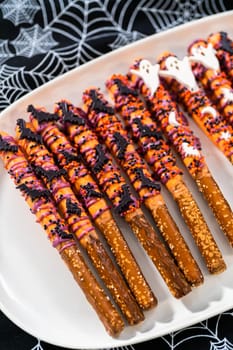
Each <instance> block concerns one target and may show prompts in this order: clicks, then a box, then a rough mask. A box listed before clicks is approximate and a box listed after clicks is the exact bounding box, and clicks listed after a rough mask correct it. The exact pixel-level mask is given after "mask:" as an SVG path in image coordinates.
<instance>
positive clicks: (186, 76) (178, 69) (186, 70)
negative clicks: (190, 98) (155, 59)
mask: <svg viewBox="0 0 233 350" xmlns="http://www.w3.org/2000/svg"><path fill="white" fill-rule="evenodd" d="M165 66H166V70H160V71H159V75H161V76H164V77H170V78H173V79H176V80H177V81H178V82H179V83H181V84H182V85H184V86H185V87H186V88H187V89H189V90H190V91H193V92H195V91H197V90H199V87H198V85H197V82H196V79H195V77H194V74H193V72H192V69H191V67H190V62H189V59H188V57H187V56H185V57H184V58H183V60H179V59H178V58H177V57H174V56H169V57H168V58H167V59H166V60H165Z"/></svg>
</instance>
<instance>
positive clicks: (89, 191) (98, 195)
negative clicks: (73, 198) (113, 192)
mask: <svg viewBox="0 0 233 350" xmlns="http://www.w3.org/2000/svg"><path fill="white" fill-rule="evenodd" d="M81 187H82V188H83V189H84V190H85V191H86V196H87V198H88V197H94V198H102V197H103V195H102V194H101V193H100V192H97V191H95V190H94V186H93V185H92V184H90V183H88V184H87V185H84V186H81Z"/></svg>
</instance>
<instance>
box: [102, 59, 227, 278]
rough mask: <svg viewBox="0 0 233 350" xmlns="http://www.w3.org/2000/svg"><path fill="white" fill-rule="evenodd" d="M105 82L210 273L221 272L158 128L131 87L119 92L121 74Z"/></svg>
mask: <svg viewBox="0 0 233 350" xmlns="http://www.w3.org/2000/svg"><path fill="white" fill-rule="evenodd" d="M147 63H148V62H147ZM143 64H144V62H143ZM119 80H120V84H119ZM107 85H108V87H109V89H110V90H111V95H112V96H113V98H114V100H115V105H116V108H117V110H118V111H119V112H120V113H121V115H122V117H123V118H124V121H125V123H126V125H127V126H128V127H130V129H131V131H132V135H133V137H134V139H135V142H137V144H138V145H139V146H140V148H141V151H142V153H143V154H144V156H145V159H146V160H147V162H148V163H149V164H150V165H151V168H152V169H153V171H154V173H155V174H156V175H157V176H158V177H159V178H160V179H161V181H162V182H163V183H164V185H165V186H166V187H167V189H168V190H169V192H170V193H171V194H172V196H173V198H174V200H175V201H176V203H177V204H178V207H179V209H180V212H181V214H182V216H183V218H184V220H185V222H186V223H187V225H188V227H189V229H190V232H191V234H192V237H193V239H194V241H195V243H196V245H197V246H198V248H199V250H200V252H201V254H202V256H203V258H204V260H205V263H206V266H207V267H208V269H209V271H210V272H211V273H218V272H221V271H223V270H224V269H225V263H224V261H223V258H222V255H221V252H220V250H219V248H218V246H217V244H216V242H215V240H214V238H213V236H212V234H211V232H210V231H209V228H208V226H207V224H206V222H205V219H204V217H203V215H202V213H201V211H200V209H199V207H198V205H197V204H196V202H195V200H194V198H193V196H192V194H191V192H190V191H189V189H188V188H187V186H186V185H185V183H184V181H183V178H182V175H181V171H180V169H179V168H178V167H177V166H176V159H175V158H174V156H173V154H172V152H171V150H170V147H169V146H168V144H167V143H166V142H165V141H164V139H163V137H162V134H161V131H160V129H159V128H158V126H157V124H156V123H155V121H153V120H152V118H151V116H150V113H149V111H148V109H146V108H145V106H144V103H143V101H142V100H141V99H140V98H139V96H135V94H133V91H135V90H133V89H132V87H131V88H130V87H128V86H127V84H126V85H125V86H126V87H127V88H128V92H127V93H122V86H123V85H124V79H123V80H121V76H118V80H116V76H113V77H112V79H110V80H109V81H108V83H107ZM177 249H178V248H177ZM181 254H182V253H181V252H180V255H181Z"/></svg>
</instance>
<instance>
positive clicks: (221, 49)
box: [207, 32, 233, 83]
mask: <svg viewBox="0 0 233 350" xmlns="http://www.w3.org/2000/svg"><path fill="white" fill-rule="evenodd" d="M207 41H208V43H210V44H212V46H213V48H214V49H215V50H216V55H217V57H218V59H219V62H220V66H221V69H222V70H223V71H224V72H225V73H226V75H227V76H228V78H229V79H230V80H231V82H232V83H233V41H232V40H231V39H230V37H229V36H228V34H227V33H226V32H217V33H212V34H210V35H209V37H208V39H207Z"/></svg>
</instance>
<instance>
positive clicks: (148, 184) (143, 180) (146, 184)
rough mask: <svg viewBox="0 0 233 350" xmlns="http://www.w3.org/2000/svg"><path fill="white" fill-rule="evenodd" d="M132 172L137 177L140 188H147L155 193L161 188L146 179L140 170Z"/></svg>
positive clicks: (136, 169)
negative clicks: (152, 189)
mask: <svg viewBox="0 0 233 350" xmlns="http://www.w3.org/2000/svg"><path fill="white" fill-rule="evenodd" d="M134 172H135V173H136V175H137V179H139V180H140V181H141V183H142V188H143V187H147V188H155V189H156V190H157V191H160V189H161V186H160V185H159V184H158V183H156V182H154V181H152V180H151V179H148V177H146V176H145V175H144V173H143V170H142V169H141V168H135V169H134Z"/></svg>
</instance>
